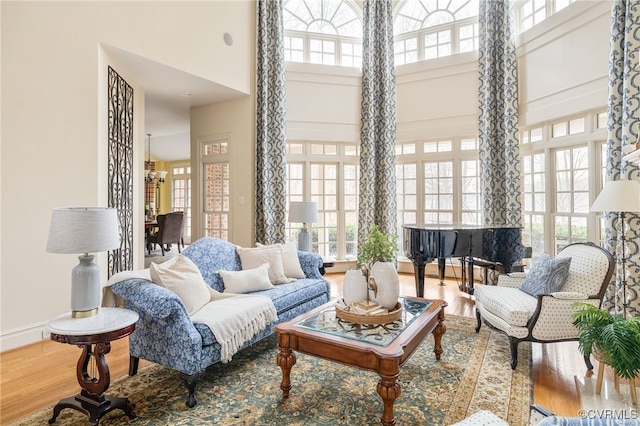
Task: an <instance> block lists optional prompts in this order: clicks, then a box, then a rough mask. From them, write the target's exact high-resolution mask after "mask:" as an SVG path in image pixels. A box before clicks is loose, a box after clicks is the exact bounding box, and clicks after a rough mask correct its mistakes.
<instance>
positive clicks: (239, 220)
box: [191, 96, 256, 247]
mask: <svg viewBox="0 0 640 426" xmlns="http://www.w3.org/2000/svg"><path fill="white" fill-rule="evenodd" d="M220 137H223V138H228V141H229V145H228V157H229V174H230V176H229V180H230V188H229V192H230V198H231V203H230V208H231V212H232V214H231V218H230V223H229V226H230V229H229V241H231V242H233V243H234V244H237V245H240V246H243V247H251V246H253V245H255V213H254V212H255V164H256V161H255V156H254V155H253V153H254V152H255V97H254V96H247V97H245V98H242V99H236V100H233V101H228V102H221V103H218V104H213V105H205V106H202V107H197V108H193V109H192V110H191V153H192V157H193V158H192V163H191V182H192V194H191V199H192V211H193V212H199V211H201V209H202V206H201V201H202V199H203V196H202V194H203V188H202V185H201V184H200V183H201V181H202V167H201V165H200V164H199V163H198V160H199V158H198V155H197V153H198V152H199V149H198V148H199V145H200V143H201V142H202V141H211V140H215V139H218V138H220ZM195 215H196V213H194V216H195ZM200 222H201V221H198V220H194V221H193V222H192V227H193V228H192V229H193V230H192V235H203V232H202V229H201V227H200Z"/></svg>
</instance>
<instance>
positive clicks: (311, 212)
mask: <svg viewBox="0 0 640 426" xmlns="http://www.w3.org/2000/svg"><path fill="white" fill-rule="evenodd" d="M317 221H318V204H317V203H316V202H315V201H292V202H291V203H290V204H289V222H290V223H301V224H302V228H300V233H299V234H298V250H300V251H310V244H309V232H307V228H306V226H305V225H306V224H307V223H314V222H317Z"/></svg>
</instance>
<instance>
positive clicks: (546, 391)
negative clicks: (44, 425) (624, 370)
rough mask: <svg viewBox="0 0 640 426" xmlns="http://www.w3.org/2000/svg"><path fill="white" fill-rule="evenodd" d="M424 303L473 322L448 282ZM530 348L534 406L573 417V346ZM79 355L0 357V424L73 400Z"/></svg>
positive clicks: (115, 366) (576, 368)
mask: <svg viewBox="0 0 640 426" xmlns="http://www.w3.org/2000/svg"><path fill="white" fill-rule="evenodd" d="M342 277H343V274H327V275H326V276H325V278H327V280H329V281H330V282H331V287H332V288H331V290H332V295H333V296H336V297H340V296H341V295H342ZM400 286H401V291H400V294H401V295H402V294H404V295H415V285H414V278H413V275H412V274H400ZM425 297H426V298H428V299H444V300H446V301H447V302H448V303H449V306H448V307H447V308H446V313H447V314H452V315H462V316H468V317H474V316H475V313H474V302H473V300H472V298H471V297H470V296H469V295H467V294H466V293H461V292H460V291H458V287H457V284H456V283H455V282H454V281H453V280H448V281H447V282H446V285H444V286H440V285H438V282H437V280H436V279H433V278H426V279H425ZM532 348H533V350H532V358H533V382H534V385H533V402H534V403H535V404H538V405H542V406H544V407H546V408H547V409H549V410H551V411H552V412H555V413H557V414H560V415H573V416H575V415H576V413H577V412H578V410H579V409H580V408H581V407H580V401H579V397H578V394H577V391H576V386H575V382H574V376H576V375H578V376H584V375H586V374H587V370H586V367H585V365H584V362H583V360H582V356H581V355H580V354H579V352H578V349H577V343H575V342H566V343H554V344H547V345H540V344H537V343H534V344H533V345H532ZM80 352H81V350H80V349H79V348H78V347H76V346H73V345H65V344H61V343H55V342H52V341H49V340H47V341H44V340H43V341H42V342H38V343H34V344H31V345H28V346H25V347H21V348H18V349H14V350H10V351H6V352H3V353H0V381H1V382H0V424H6V423H7V422H10V421H12V420H16V419H19V418H21V417H24V416H26V415H28V414H29V413H31V412H33V411H36V410H38V409H40V408H44V407H47V406H49V405H52V404H55V403H56V402H58V400H59V399H61V398H65V397H68V396H71V395H74V394H76V393H77V392H78V391H79V385H78V382H77V380H76V373H75V370H76V363H77V361H78V358H79V356H80ZM107 361H108V363H109V367H110V372H111V378H112V380H113V379H114V378H116V377H119V376H121V375H124V374H126V373H127V369H128V365H129V356H128V339H127V338H124V339H120V340H117V341H115V342H112V345H111V352H110V353H109V354H108V355H107ZM524 361H525V360H520V362H524ZM141 366H142V362H141ZM589 373H591V372H589ZM589 375H590V374H589ZM107 393H108V392H107Z"/></svg>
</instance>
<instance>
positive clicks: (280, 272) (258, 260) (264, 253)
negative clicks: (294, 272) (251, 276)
mask: <svg viewBox="0 0 640 426" xmlns="http://www.w3.org/2000/svg"><path fill="white" fill-rule="evenodd" d="M237 251H238V256H240V263H242V269H243V270H246V269H255V268H257V267H259V266H260V265H262V264H263V263H268V264H269V280H270V281H271V284H283V283H288V282H290V280H289V278H287V277H286V276H285V275H284V269H283V268H282V250H281V249H280V248H279V247H275V246H263V247H255V248H243V247H238V248H237Z"/></svg>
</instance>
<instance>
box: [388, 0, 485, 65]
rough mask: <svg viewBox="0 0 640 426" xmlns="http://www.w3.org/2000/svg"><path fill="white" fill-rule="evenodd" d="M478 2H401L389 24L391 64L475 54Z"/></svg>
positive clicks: (436, 0) (457, 0) (416, 0)
mask: <svg viewBox="0 0 640 426" xmlns="http://www.w3.org/2000/svg"><path fill="white" fill-rule="evenodd" d="M478 1H479V0H403V1H401V2H400V3H399V4H398V7H397V12H396V16H395V20H394V23H393V31H394V34H395V46H394V53H395V64H396V65H402V64H407V63H411V62H417V61H422V60H426V59H434V58H440V57H443V56H449V55H452V54H455V53H463V52H470V51H473V50H477V49H478V10H479V3H478Z"/></svg>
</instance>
